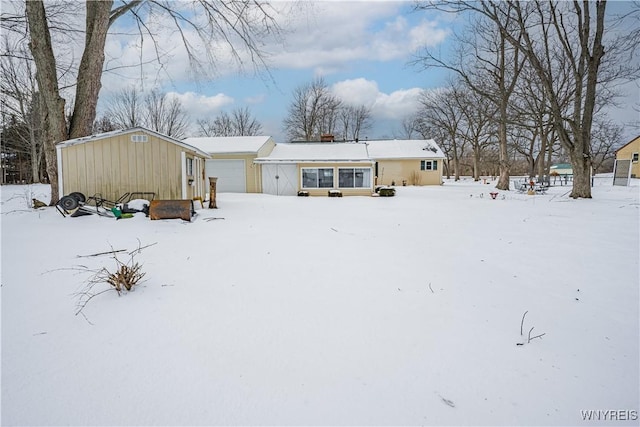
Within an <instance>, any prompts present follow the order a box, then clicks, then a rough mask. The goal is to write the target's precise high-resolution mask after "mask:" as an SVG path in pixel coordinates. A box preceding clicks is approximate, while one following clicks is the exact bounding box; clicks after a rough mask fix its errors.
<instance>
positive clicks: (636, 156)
mask: <svg viewBox="0 0 640 427" xmlns="http://www.w3.org/2000/svg"><path fill="white" fill-rule="evenodd" d="M631 161H632V162H633V163H638V153H633V154H632V155H631Z"/></svg>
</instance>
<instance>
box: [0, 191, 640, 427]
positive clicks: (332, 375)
mask: <svg viewBox="0 0 640 427" xmlns="http://www.w3.org/2000/svg"><path fill="white" fill-rule="evenodd" d="M634 184H635V186H632V187H612V186H611V181H610V180H609V179H604V180H598V181H597V183H596V186H595V187H594V190H593V195H594V198H593V199H592V200H572V199H569V198H568V191H569V190H570V188H568V187H554V188H552V189H551V190H550V191H549V193H548V194H546V195H539V196H527V195H525V194H517V193H515V192H514V191H511V192H500V194H499V196H498V197H497V199H496V200H492V199H491V198H490V197H489V192H491V191H494V187H493V185H483V184H482V183H475V182H473V181H470V180H465V181H462V182H459V183H452V182H447V183H446V184H445V185H443V186H440V187H423V188H417V187H399V188H398V189H397V190H398V191H397V195H396V197H392V198H374V197H343V198H298V197H277V196H269V195H261V194H224V193H223V194H219V195H218V207H219V209H217V210H209V209H202V210H199V215H198V216H197V218H196V219H195V221H193V222H191V223H186V222H183V221H181V220H164V221H150V220H149V219H147V218H145V217H144V215H143V214H137V215H136V216H135V217H134V218H131V219H122V220H119V221H116V220H115V219H109V218H104V217H99V216H95V215H93V216H85V217H78V218H70V217H67V218H63V217H62V216H61V215H60V214H59V213H58V212H56V211H55V209H54V208H41V209H39V210H30V209H27V202H26V201H27V199H30V198H31V197H32V196H33V197H36V198H38V199H40V200H44V201H48V197H49V196H48V192H49V189H48V187H47V186H44V185H34V186H4V187H2V188H1V192H2V215H1V221H2V222H1V225H2V229H1V231H2V288H1V295H2V425H216V424H218V425H219V424H225V425H236V424H244V425H246V424H258V425H266V424H269V425H274V424H275V425H292V424H295V425H309V424H315V425H338V424H340V425H345V424H349V425H372V424H375V425H389V424H392V425H523V424H526V425H597V424H607V425H637V424H638V421H637V419H635V420H634V419H633V418H634V415H635V416H636V417H637V411H638V409H639V402H640V397H639V336H640V331H639V324H640V319H639V311H640V310H639V300H640V296H639V282H640V279H639V277H638V276H639V258H640V256H639V255H640V254H639V251H640V249H639V248H640V244H639V223H640V221H639V218H640V200H639V199H640V192H639V187H638V184H637V182H635V183H634ZM212 217H217V218H224V219H218V220H209V221H207V219H208V218H212ZM139 245H142V246H146V245H151V246H149V247H147V248H146V249H144V250H143V251H142V253H141V254H139V255H137V256H136V260H138V261H139V262H141V263H143V264H144V267H143V268H144V271H145V272H146V276H145V282H144V283H142V284H141V285H139V287H138V288H136V289H135V291H134V292H131V293H128V294H123V295H122V296H120V297H119V296H118V295H117V294H116V293H115V292H107V293H104V294H102V295H100V296H98V297H95V298H94V299H92V300H91V301H90V302H89V303H88V305H87V306H86V307H85V308H84V310H83V313H84V315H85V316H86V319H85V317H83V316H82V315H78V316H76V315H75V312H76V304H77V302H78V297H77V296H76V295H75V294H76V292H78V291H79V290H81V289H82V287H83V286H84V283H85V282H86V280H87V279H88V274H87V273H83V272H82V271H79V270H78V269H80V270H81V269H82V268H83V267H82V266H84V268H87V269H97V268H100V267H103V266H104V267H107V268H110V269H112V268H113V267H114V260H113V259H112V258H111V257H110V256H108V255H103V256H94V257H86V255H90V254H95V253H99V252H105V251H109V250H111V249H114V250H121V249H126V250H127V251H133V250H135V249H136V248H137V247H138V246H139ZM122 253H123V252H121V253H120V254H122ZM120 258H121V259H123V260H125V261H126V260H127V256H126V255H125V256H121V257H120ZM100 286H101V288H100V289H106V285H100ZM525 312H527V314H526V316H525V317H524V322H522V320H523V315H524V313H525ZM521 323H522V329H523V335H524V336H521V333H520V330H521ZM531 328H534V330H533V331H532V333H531V336H536V335H539V334H544V335H543V336H542V337H541V338H536V339H533V340H532V341H531V342H527V341H528V339H527V336H528V334H529V331H530V329H531ZM518 344H523V345H518ZM609 410H614V411H617V412H615V413H613V412H605V411H609ZM587 411H593V412H587ZM598 411H600V412H598ZM634 411H635V412H634ZM612 414H613V415H612ZM588 416H591V417H592V418H597V417H600V421H599V422H597V421H583V417H588ZM612 416H615V417H616V418H618V421H616V422H614V423H609V421H605V417H612ZM620 419H622V420H620Z"/></svg>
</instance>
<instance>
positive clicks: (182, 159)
mask: <svg viewBox="0 0 640 427" xmlns="http://www.w3.org/2000/svg"><path fill="white" fill-rule="evenodd" d="M180 163H181V164H182V168H181V170H182V174H181V175H182V198H183V199H186V198H187V153H186V152H184V151H181V152H180Z"/></svg>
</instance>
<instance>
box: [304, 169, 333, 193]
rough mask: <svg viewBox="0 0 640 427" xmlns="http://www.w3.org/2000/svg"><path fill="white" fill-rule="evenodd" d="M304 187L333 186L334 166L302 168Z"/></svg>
mask: <svg viewBox="0 0 640 427" xmlns="http://www.w3.org/2000/svg"><path fill="white" fill-rule="evenodd" d="M302 188H333V168H302Z"/></svg>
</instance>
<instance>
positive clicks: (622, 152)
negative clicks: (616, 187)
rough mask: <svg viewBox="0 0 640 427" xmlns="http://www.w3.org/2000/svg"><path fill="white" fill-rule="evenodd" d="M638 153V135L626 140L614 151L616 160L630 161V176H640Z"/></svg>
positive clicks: (639, 142)
mask: <svg viewBox="0 0 640 427" xmlns="http://www.w3.org/2000/svg"><path fill="white" fill-rule="evenodd" d="M639 153H640V135H638V136H636V137H635V138H634V139H632V140H631V141H629V142H627V143H626V144H625V145H623V146H622V147H620V148H618V150H617V151H616V161H620V160H630V161H631V165H630V168H631V178H640V163H639V162H638V154H639Z"/></svg>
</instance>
